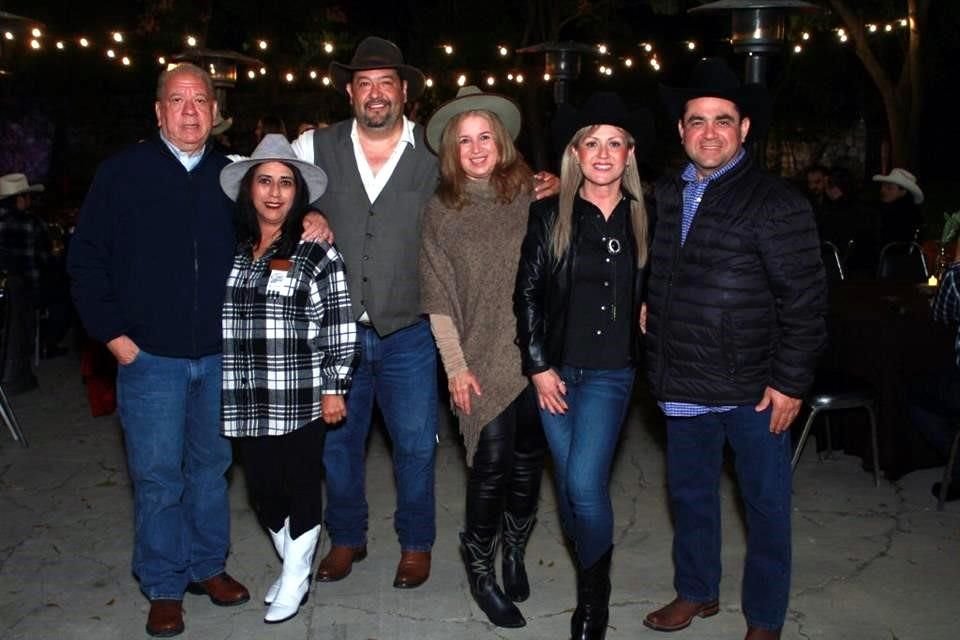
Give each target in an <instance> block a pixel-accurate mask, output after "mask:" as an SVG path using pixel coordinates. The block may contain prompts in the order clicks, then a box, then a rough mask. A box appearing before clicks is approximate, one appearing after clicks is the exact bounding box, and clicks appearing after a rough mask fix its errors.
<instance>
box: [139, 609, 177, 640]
mask: <svg viewBox="0 0 960 640" xmlns="http://www.w3.org/2000/svg"><path fill="white" fill-rule="evenodd" d="M147 633H149V634H150V635H152V636H155V637H157V638H169V637H171V636H176V635H180V634H181V633H183V605H182V603H181V602H180V601H179V600H151V601H150V614H149V615H148V616H147Z"/></svg>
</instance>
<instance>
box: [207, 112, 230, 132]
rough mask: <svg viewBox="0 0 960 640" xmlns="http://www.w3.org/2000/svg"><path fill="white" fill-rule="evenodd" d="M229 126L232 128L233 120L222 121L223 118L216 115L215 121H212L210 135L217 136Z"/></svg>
mask: <svg viewBox="0 0 960 640" xmlns="http://www.w3.org/2000/svg"><path fill="white" fill-rule="evenodd" d="M231 126H233V118H226V119H224V117H223V116H222V115H220V114H219V113H218V114H217V117H216V119H215V120H214V121H213V127H212V128H211V129H210V135H212V136H218V135H220V134H221V133H223V132H224V131H226V130H227V129H229V128H230V127H231Z"/></svg>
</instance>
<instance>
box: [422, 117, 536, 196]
mask: <svg viewBox="0 0 960 640" xmlns="http://www.w3.org/2000/svg"><path fill="white" fill-rule="evenodd" d="M468 116H480V117H481V118H483V119H485V120H486V121H487V122H489V123H490V129H491V132H492V133H493V142H494V144H495V145H496V146H497V164H496V166H495V167H494V168H493V173H492V174H490V185H491V186H492V187H493V189H494V191H495V192H496V194H497V201H498V202H502V203H503V204H508V203H510V202H513V201H514V200H515V199H516V197H517V196H518V195H520V194H521V193H523V192H529V191H530V189H531V188H532V182H533V172H532V171H531V170H530V167H529V166H527V163H526V162H524V160H523V157H522V156H521V155H520V153H519V152H518V151H517V148H516V147H515V146H514V144H513V138H512V137H511V136H510V134H509V133H508V132H507V129H506V127H504V126H503V123H502V122H500V118H498V117H497V116H496V114H494V113H492V112H490V111H485V110H473V111H464V112H463V113H458V114H457V115H455V116H453V117H452V118H450V121H449V122H447V124H446V126H445V127H444V128H443V134H442V135H441V138H440V149H439V153H438V155H439V156H440V184H439V186H438V187H437V196H438V197H439V198H440V201H441V202H443V204H445V205H446V206H448V207H451V208H453V209H457V210H459V209H462V208H463V207H464V205H465V204H467V195H466V193H465V191H464V186H465V185H466V183H467V180H469V178H468V177H467V174H466V173H464V171H463V167H462V166H460V149H459V148H458V147H459V141H458V140H457V130H458V129H459V128H460V123H461V122H463V120H464V119H465V118H467V117H468Z"/></svg>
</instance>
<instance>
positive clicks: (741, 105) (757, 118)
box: [660, 58, 772, 137]
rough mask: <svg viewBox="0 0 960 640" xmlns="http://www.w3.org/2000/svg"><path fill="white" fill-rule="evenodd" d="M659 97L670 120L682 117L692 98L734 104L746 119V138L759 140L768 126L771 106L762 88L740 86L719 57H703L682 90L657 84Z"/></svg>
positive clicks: (760, 86)
mask: <svg viewBox="0 0 960 640" xmlns="http://www.w3.org/2000/svg"><path fill="white" fill-rule="evenodd" d="M660 97H661V99H662V100H663V103H664V105H665V106H666V108H667V113H668V114H669V116H670V118H671V119H672V120H673V121H674V122H676V121H678V120H680V119H682V118H683V113H684V110H685V109H686V106H687V102H689V101H690V100H694V99H696V98H722V99H724V100H729V101H730V102H732V103H734V104H735V105H737V109H738V110H739V111H740V117H743V118H750V133H749V137H762V136H763V135H764V134H765V133H766V130H767V129H768V128H769V126H770V118H771V110H772V104H771V101H770V94H769V93H768V92H767V90H766V88H764V87H763V85H760V84H756V83H750V84H743V83H741V82H740V78H739V77H737V74H735V73H734V72H733V70H732V69H731V68H730V67H729V66H728V65H727V63H726V62H725V61H724V60H723V59H722V58H703V59H702V60H701V61H700V62H698V63H697V65H696V66H695V67H694V68H693V73H691V74H690V84H689V86H686V87H669V86H666V85H660Z"/></svg>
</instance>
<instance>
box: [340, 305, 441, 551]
mask: <svg viewBox="0 0 960 640" xmlns="http://www.w3.org/2000/svg"><path fill="white" fill-rule="evenodd" d="M357 329H358V338H359V340H360V348H361V360H360V364H359V365H358V366H357V369H356V371H354V373H353V383H352V384H351V386H350V391H349V392H348V393H347V419H346V421H345V422H344V424H342V425H340V426H336V427H334V428H332V429H331V430H329V431H328V432H327V442H326V449H325V450H324V453H323V464H324V467H325V468H326V480H327V510H326V516H325V518H324V519H325V520H326V523H327V526H328V527H329V528H330V537H331V539H332V541H333V543H334V544H337V545H343V546H348V547H359V546H362V545H364V544H366V541H367V518H368V511H369V509H368V507H367V498H366V491H365V487H364V475H365V474H364V453H365V451H366V444H367V435H368V434H369V433H370V419H371V416H372V412H373V402H374V399H376V402H377V405H378V406H379V407H380V411H381V412H382V413H383V419H384V422H385V423H386V427H387V431H388V432H389V433H390V439H391V441H392V442H393V474H394V478H395V480H396V483H397V509H396V512H395V513H394V527H395V529H396V530H397V535H398V536H399V538H400V547H401V548H402V549H404V550H407V551H429V550H430V549H431V548H432V547H433V542H434V540H435V539H436V537H437V524H436V512H435V506H434V491H433V484H434V464H435V459H436V450H437V411H438V407H437V355H436V347H435V346H434V342H433V335H432V334H431V333H430V325H429V323H428V322H427V321H425V320H423V321H420V322H418V323H416V324H414V325H412V326H409V327H407V328H405V329H401V330H400V331H397V332H395V333H391V334H390V335H388V336H387V337H385V338H381V337H380V336H378V335H377V332H376V331H374V330H373V329H371V328H369V327H364V326H362V325H361V326H358V328H357Z"/></svg>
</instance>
